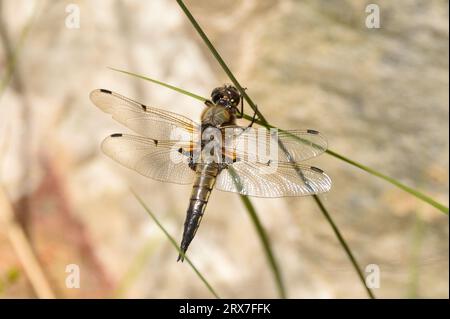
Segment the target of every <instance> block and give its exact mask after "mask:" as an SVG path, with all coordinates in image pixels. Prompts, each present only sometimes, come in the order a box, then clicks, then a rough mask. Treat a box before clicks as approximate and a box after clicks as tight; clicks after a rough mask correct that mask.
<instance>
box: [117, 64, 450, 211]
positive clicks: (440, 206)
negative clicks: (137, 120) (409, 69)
mask: <svg viewBox="0 0 450 319" xmlns="http://www.w3.org/2000/svg"><path fill="white" fill-rule="evenodd" d="M112 70H115V71H119V72H122V73H125V74H128V75H131V76H134V77H138V78H141V79H144V80H147V81H150V82H153V83H156V84H159V85H162V86H164V87H166V88H169V89H172V90H175V91H177V92H180V93H182V94H185V95H188V96H191V97H193V98H195V99H197V100H200V101H202V102H204V101H205V100H206V98H204V97H202V96H200V95H197V94H194V93H192V92H188V91H186V90H183V89H180V88H178V87H176V86H173V85H170V84H166V83H164V82H161V81H157V80H155V79H152V78H149V77H146V76H143V75H139V74H135V73H132V72H127V71H121V70H117V69H112ZM244 118H245V119H246V120H249V121H251V120H252V116H250V115H248V114H244ZM256 123H258V124H260V125H262V126H265V127H267V128H275V129H278V130H280V131H281V132H283V131H284V130H283V129H280V128H277V127H276V126H274V125H271V124H270V123H264V122H262V121H259V120H257V121H256ZM293 137H295V138H298V137H297V136H293ZM326 153H327V154H328V155H330V156H333V157H335V158H337V159H339V160H341V161H344V162H346V163H347V164H350V165H352V166H355V167H357V168H359V169H361V170H363V171H365V172H367V173H369V174H371V175H373V176H376V177H378V178H381V179H382V180H384V181H386V182H388V183H390V184H392V185H394V186H396V187H398V188H400V189H401V190H403V191H405V192H407V193H409V194H410V195H412V196H414V197H416V198H418V199H420V200H422V201H424V202H426V203H428V204H430V205H431V206H433V207H435V208H437V209H438V210H440V211H441V212H443V213H444V214H447V215H448V207H446V206H445V205H443V204H441V203H439V202H437V201H436V200H434V199H433V198H431V197H430V196H427V195H425V194H423V193H422V192H420V191H418V190H416V189H413V188H411V187H409V186H407V185H405V184H403V183H401V182H399V181H397V180H396V179H394V178H392V177H389V176H387V175H384V174H383V173H380V172H378V171H376V170H375V169H373V168H370V167H368V166H366V165H363V164H361V163H358V162H356V161H354V160H351V159H349V158H348V157H345V156H344V155H341V154H339V153H337V152H335V151H333V150H331V149H328V150H327V151H326Z"/></svg>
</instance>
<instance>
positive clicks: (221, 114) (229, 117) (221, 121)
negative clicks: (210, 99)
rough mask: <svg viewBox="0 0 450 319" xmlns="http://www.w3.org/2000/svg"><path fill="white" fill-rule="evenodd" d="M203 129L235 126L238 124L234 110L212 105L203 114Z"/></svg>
mask: <svg viewBox="0 0 450 319" xmlns="http://www.w3.org/2000/svg"><path fill="white" fill-rule="evenodd" d="M201 120H202V127H208V126H214V127H220V126H223V125H234V124H235V122H236V114H235V112H233V109H230V108H228V107H225V106H222V105H211V106H209V107H207V108H206V109H205V110H204V111H203V113H202V117H201Z"/></svg>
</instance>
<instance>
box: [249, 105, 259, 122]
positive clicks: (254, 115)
mask: <svg viewBox="0 0 450 319" xmlns="http://www.w3.org/2000/svg"><path fill="white" fill-rule="evenodd" d="M257 111H258V105H256V104H255V111H254V113H253V118H252V121H251V122H250V124H249V125H248V126H247V128H249V127H252V126H253V124H255V121H256V117H257V114H256V113H257Z"/></svg>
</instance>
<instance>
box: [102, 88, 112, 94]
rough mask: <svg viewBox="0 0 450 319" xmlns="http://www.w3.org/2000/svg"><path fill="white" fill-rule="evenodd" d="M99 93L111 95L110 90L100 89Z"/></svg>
mask: <svg viewBox="0 0 450 319" xmlns="http://www.w3.org/2000/svg"><path fill="white" fill-rule="evenodd" d="M100 92H103V93H106V94H112V92H111V91H110V90H105V89H100Z"/></svg>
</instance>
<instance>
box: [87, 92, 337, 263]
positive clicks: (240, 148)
mask: <svg viewBox="0 0 450 319" xmlns="http://www.w3.org/2000/svg"><path fill="white" fill-rule="evenodd" d="M90 99H91V101H92V102H93V103H94V104H95V105H96V106H97V107H98V108H100V109H101V110H102V111H104V112H105V113H108V114H110V115H112V117H113V119H115V120H116V121H118V122H119V123H121V124H123V125H124V126H126V127H128V128H129V129H131V130H132V131H134V132H135V133H137V134H138V135H133V134H123V133H114V134H111V135H110V136H108V137H106V138H105V139H104V140H103V142H102V144H101V148H102V150H103V152H104V153H105V154H106V155H107V156H109V157H110V158H112V159H113V160H115V161H117V162H118V163H120V164H122V165H123V166H125V167H128V168H130V169H132V170H135V171H136V172H138V173H140V174H142V175H144V176H146V177H149V178H152V179H154V180H157V181H161V182H169V183H176V184H191V185H192V192H191V196H190V198H189V205H188V208H187V213H186V218H185V222H184V230H183V235H182V239H181V244H180V254H179V256H178V261H180V260H181V261H183V260H184V256H185V253H186V251H187V249H188V247H189V245H190V244H191V242H192V240H193V239H194V237H195V235H196V233H197V230H198V228H199V226H200V222H201V220H202V217H203V215H204V213H205V208H206V206H207V204H208V200H209V198H210V195H211V192H212V190H213V189H218V190H221V191H225V192H233V193H238V194H241V195H246V196H254V197H264V198H278V197H287V196H305V195H313V194H319V193H324V192H328V191H329V190H330V189H331V179H330V177H329V176H328V175H327V174H326V173H325V172H324V171H323V170H321V169H320V168H317V167H315V166H310V165H307V164H305V163H304V161H307V160H310V159H312V158H315V157H316V156H319V155H320V154H322V153H323V152H325V151H326V149H327V140H326V138H325V137H324V136H323V135H322V134H321V133H320V132H318V131H317V130H312V129H308V130H279V131H276V130H272V129H268V128H266V127H259V128H258V129H254V128H253V124H254V123H255V121H256V111H255V115H254V116H253V119H252V121H251V123H250V124H249V125H248V126H247V127H242V126H239V125H237V121H236V120H237V119H240V118H243V116H244V110H243V108H244V103H243V98H242V95H241V94H240V93H239V91H238V90H237V89H236V88H235V87H234V86H232V85H223V86H221V87H217V88H215V89H214V90H213V91H212V93H211V99H210V100H206V101H205V102H204V104H205V105H204V109H203V112H202V113H201V117H200V123H197V122H195V121H193V120H191V119H189V118H188V117H185V116H183V115H180V114H177V113H173V112H170V111H166V110H163V109H160V108H156V107H151V106H147V105H145V104H142V103H139V102H137V101H134V100H132V99H130V98H127V97H125V96H122V95H120V94H118V93H115V92H112V91H110V90H106V89H96V90H94V91H92V92H91V93H90ZM269 146H270V147H271V148H270V149H269ZM272 146H273V148H272ZM268 149H269V152H267V150H268ZM268 153H269V155H267V154H268ZM302 162H303V163H302Z"/></svg>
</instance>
